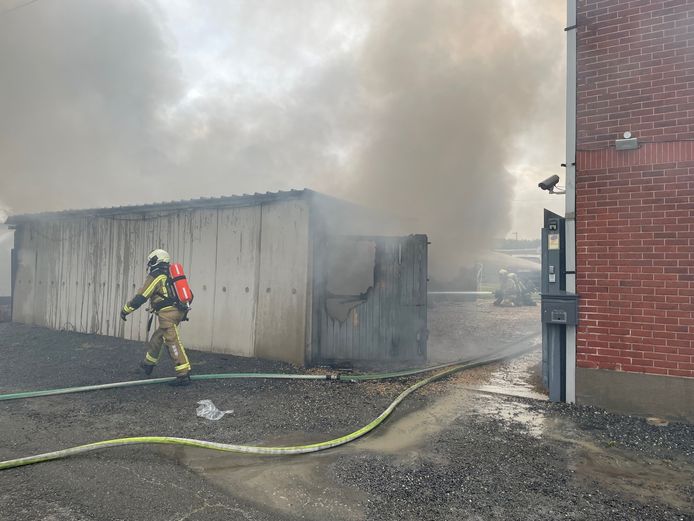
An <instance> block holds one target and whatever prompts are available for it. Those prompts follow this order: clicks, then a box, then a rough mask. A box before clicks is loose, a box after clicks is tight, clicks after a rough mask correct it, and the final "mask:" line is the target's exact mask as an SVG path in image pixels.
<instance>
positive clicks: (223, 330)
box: [212, 206, 261, 356]
mask: <svg viewBox="0 0 694 521" xmlns="http://www.w3.org/2000/svg"><path fill="white" fill-rule="evenodd" d="M260 215H261V207H260V206H249V207H242V208H228V209H224V210H220V212H219V229H218V240H217V264H216V265H217V284H216V287H215V306H214V320H213V330H212V338H213V346H214V350H215V351H218V352H222V353H230V354H234V355H241V356H252V354H253V352H254V349H253V344H254V342H255V308H256V305H255V299H256V297H255V296H256V294H257V292H258V264H259V262H260Z"/></svg>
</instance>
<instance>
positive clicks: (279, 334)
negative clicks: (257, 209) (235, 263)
mask: <svg viewBox="0 0 694 521" xmlns="http://www.w3.org/2000/svg"><path fill="white" fill-rule="evenodd" d="M308 220H309V211H308V205H307V204H306V203H305V202H304V201H285V202H277V203H272V204H266V205H263V208H262V220H261V222H262V224H261V226H262V229H261V233H260V235H261V238H260V252H261V254H260V272H259V287H258V301H257V305H258V308H257V314H256V326H255V336H256V355H257V356H260V357H265V358H274V359H279V360H287V361H290V362H293V363H296V364H303V363H304V360H305V348H306V341H307V339H308V338H309V337H310V335H307V333H306V323H307V320H306V313H307V290H308V266H309V263H308V254H309V227H308Z"/></svg>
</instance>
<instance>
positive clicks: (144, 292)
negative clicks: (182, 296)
mask: <svg viewBox="0 0 694 521" xmlns="http://www.w3.org/2000/svg"><path fill="white" fill-rule="evenodd" d="M168 281H169V276H168V266H167V267H164V268H159V269H156V270H152V271H150V272H149V275H147V278H146V279H145V283H144V284H143V285H142V287H141V288H140V290H139V291H138V292H137V294H136V295H135V296H134V297H133V298H132V300H130V302H128V303H127V304H126V305H125V306H123V311H124V312H125V313H126V314H128V315H129V314H130V313H132V312H133V311H135V310H136V309H137V308H139V307H140V306H142V304H144V303H145V302H147V300H149V302H150V306H151V307H152V310H154V312H155V313H157V314H158V313H159V312H160V311H163V310H165V309H172V308H176V303H177V300H176V299H175V298H174V296H173V295H172V294H171V289H170V288H169V284H168Z"/></svg>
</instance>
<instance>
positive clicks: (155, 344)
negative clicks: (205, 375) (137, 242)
mask: <svg viewBox="0 0 694 521" xmlns="http://www.w3.org/2000/svg"><path fill="white" fill-rule="evenodd" d="M170 262H171V257H170V256H169V254H168V253H167V252H166V251H164V250H161V249H157V250H154V251H152V252H151V253H150V254H149V255H148V256H147V268H148V274H147V278H146V279H145V283H144V285H143V286H142V288H140V290H139V291H138V292H137V294H136V295H135V296H134V297H133V298H132V300H130V301H129V302H128V303H127V304H125V306H123V309H122V310H121V312H120V317H121V319H122V320H126V317H127V316H128V315H129V314H130V313H132V312H133V311H135V310H136V309H137V308H139V307H140V306H142V304H144V303H145V302H147V300H149V302H150V306H151V309H152V312H153V313H155V314H156V315H157V318H158V320H159V327H158V328H157V329H156V331H154V333H153V334H152V337H151V338H150V339H149V349H148V350H147V353H146V354H145V360H144V362H143V363H142V364H141V367H142V368H143V369H144V371H145V373H146V374H148V375H149V374H151V373H152V370H153V369H154V366H155V365H157V363H158V362H159V358H160V356H161V352H162V349H163V348H164V345H166V347H167V349H168V351H169V355H170V356H171V359H172V360H173V361H174V365H175V369H176V380H175V381H174V382H173V385H187V384H188V383H190V375H189V373H190V361H189V360H188V356H187V355H186V351H185V349H184V347H183V344H182V343H181V339H180V337H179V335H178V325H179V323H180V322H181V320H183V319H184V318H185V315H186V311H185V310H184V309H181V307H180V306H178V305H177V304H178V300H177V299H176V298H175V295H172V294H171V289H170V286H169V264H170Z"/></svg>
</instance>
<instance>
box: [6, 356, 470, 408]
mask: <svg viewBox="0 0 694 521" xmlns="http://www.w3.org/2000/svg"><path fill="white" fill-rule="evenodd" d="M461 363H465V362H462V361H458V362H450V363H447V364H440V365H435V366H431V367H425V368H423V369H407V370H403V371H396V372H387V373H372V374H358V375H345V374H337V373H324V374H293V373H216V374H199V375H191V377H190V379H191V380H227V379H240V378H243V379H245V378H260V379H271V380H341V381H348V382H359V381H366V380H385V379H388V378H401V377H404V376H413V375H416V374H421V373H427V372H430V371H435V370H437V369H442V368H445V367H451V366H453V365H459V364H461ZM175 379H176V378H175V377H173V376H171V377H166V378H148V379H146V380H132V381H127V382H113V383H108V384H96V385H83V386H80V387H65V388H62V389H44V390H40V391H20V392H16V393H8V394H0V402H2V401H6V400H21V399H25V398H38V397H40V396H56V395H60V394H73V393H83V392H87V391H98V390H104V389H120V388H124V387H136V386H141V385H154V384H164V383H168V382H172V381H174V380H175Z"/></svg>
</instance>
